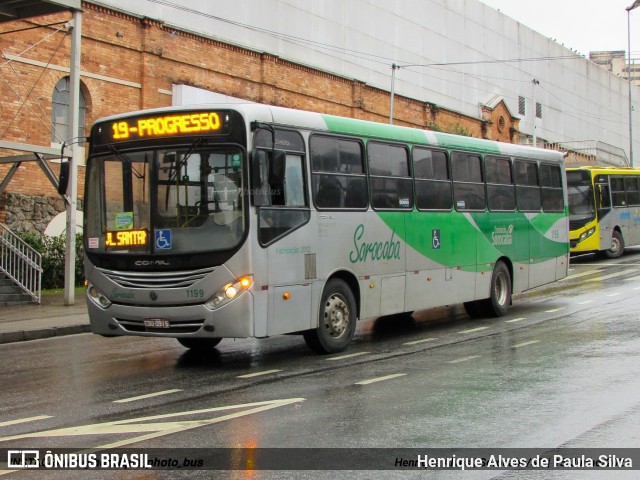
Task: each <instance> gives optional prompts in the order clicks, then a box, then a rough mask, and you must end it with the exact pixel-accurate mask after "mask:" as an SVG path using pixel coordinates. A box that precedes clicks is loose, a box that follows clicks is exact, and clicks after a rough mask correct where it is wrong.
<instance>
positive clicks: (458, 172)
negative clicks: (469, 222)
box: [451, 152, 486, 210]
mask: <svg viewBox="0 0 640 480" xmlns="http://www.w3.org/2000/svg"><path fill="white" fill-rule="evenodd" d="M451 173H452V176H453V197H454V204H455V207H456V209H457V210H484V209H485V205H486V198H485V197H486V196H485V189H484V181H483V178H482V160H481V159H480V156H478V155H471V154H467V153H461V152H453V154H452V155H451Z"/></svg>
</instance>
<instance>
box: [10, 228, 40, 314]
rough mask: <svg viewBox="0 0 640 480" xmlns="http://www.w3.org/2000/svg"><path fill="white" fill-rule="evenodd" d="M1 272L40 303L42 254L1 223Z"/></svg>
mask: <svg viewBox="0 0 640 480" xmlns="http://www.w3.org/2000/svg"><path fill="white" fill-rule="evenodd" d="M0 272H2V273H4V274H5V275H6V276H7V277H9V278H10V279H11V280H12V281H13V282H14V283H15V284H16V285H18V286H19V287H20V288H21V289H22V290H24V292H25V293H27V294H28V295H29V296H31V298H32V299H33V300H34V301H35V302H37V303H40V300H41V294H42V255H40V254H39V253H38V252H37V251H36V250H34V249H33V248H32V247H31V246H29V245H28V244H27V243H25V242H24V241H23V240H22V239H21V238H20V237H18V236H17V235H16V234H14V233H13V232H12V231H11V230H9V228H8V227H7V226H6V225H4V224H2V223H0Z"/></svg>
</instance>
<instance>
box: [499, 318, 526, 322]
mask: <svg viewBox="0 0 640 480" xmlns="http://www.w3.org/2000/svg"><path fill="white" fill-rule="evenodd" d="M526 319H527V317H518V318H514V319H513V320H505V321H504V323H515V322H521V321H522V320H526Z"/></svg>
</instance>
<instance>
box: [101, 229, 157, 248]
mask: <svg viewBox="0 0 640 480" xmlns="http://www.w3.org/2000/svg"><path fill="white" fill-rule="evenodd" d="M148 239H149V232H147V231H146V230H118V231H116V232H107V235H106V237H105V240H104V244H105V246H106V247H112V248H129V247H144V246H145V245H147V241H148Z"/></svg>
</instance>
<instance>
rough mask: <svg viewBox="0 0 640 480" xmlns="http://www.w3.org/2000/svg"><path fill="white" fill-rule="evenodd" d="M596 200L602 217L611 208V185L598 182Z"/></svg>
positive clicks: (599, 215) (599, 214)
mask: <svg viewBox="0 0 640 480" xmlns="http://www.w3.org/2000/svg"><path fill="white" fill-rule="evenodd" d="M596 192H597V193H596V197H597V198H596V201H597V206H598V217H599V218H602V217H603V216H604V215H606V214H607V213H608V212H609V210H611V197H610V195H609V185H602V184H598V185H597V189H596Z"/></svg>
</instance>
